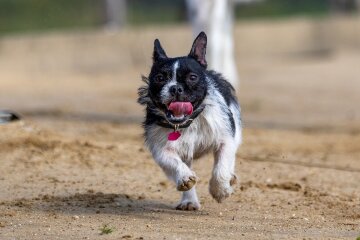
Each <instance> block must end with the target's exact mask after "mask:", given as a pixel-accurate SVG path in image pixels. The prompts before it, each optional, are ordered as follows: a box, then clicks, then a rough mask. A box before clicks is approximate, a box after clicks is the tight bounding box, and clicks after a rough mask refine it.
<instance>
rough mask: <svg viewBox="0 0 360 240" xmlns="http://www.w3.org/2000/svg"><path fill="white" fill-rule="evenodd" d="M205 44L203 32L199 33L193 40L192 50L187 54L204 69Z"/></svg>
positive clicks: (205, 39)
mask: <svg viewBox="0 0 360 240" xmlns="http://www.w3.org/2000/svg"><path fill="white" fill-rule="evenodd" d="M206 44H207V37H206V34H205V33H204V32H201V33H199V35H198V36H197V37H196V38H195V40H194V43H193V45H192V48H191V51H190V53H189V57H192V58H194V59H195V60H196V61H198V62H199V63H200V64H201V66H203V67H204V68H206V67H207V62H206V59H205V55H206Z"/></svg>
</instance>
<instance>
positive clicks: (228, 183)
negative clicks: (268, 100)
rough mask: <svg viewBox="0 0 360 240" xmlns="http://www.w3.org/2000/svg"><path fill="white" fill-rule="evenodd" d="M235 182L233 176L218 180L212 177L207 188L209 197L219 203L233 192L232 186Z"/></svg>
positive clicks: (235, 178)
mask: <svg viewBox="0 0 360 240" xmlns="http://www.w3.org/2000/svg"><path fill="white" fill-rule="evenodd" d="M236 181H237V177H236V176H235V175H234V174H232V176H231V177H230V178H229V179H219V178H216V177H214V176H213V177H212V178H211V179H210V186H209V191H210V194H211V196H212V197H213V198H214V199H215V200H216V201H217V202H219V203H221V202H222V201H224V200H225V199H226V198H228V197H230V195H231V194H232V193H233V192H234V189H233V187H232V185H234V184H236Z"/></svg>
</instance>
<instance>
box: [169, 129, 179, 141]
mask: <svg viewBox="0 0 360 240" xmlns="http://www.w3.org/2000/svg"><path fill="white" fill-rule="evenodd" d="M180 136H181V133H180V132H179V131H174V132H171V133H169V135H168V140H169V141H176V140H178V138H179V137H180Z"/></svg>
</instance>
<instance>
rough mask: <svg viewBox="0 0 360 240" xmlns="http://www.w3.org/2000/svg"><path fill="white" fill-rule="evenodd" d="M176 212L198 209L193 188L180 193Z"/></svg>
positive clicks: (198, 205)
mask: <svg viewBox="0 0 360 240" xmlns="http://www.w3.org/2000/svg"><path fill="white" fill-rule="evenodd" d="M176 209H177V210H186V211H195V210H199V209H200V203H199V199H198V197H197V194H196V189H195V186H194V187H193V188H191V189H190V190H189V191H185V192H183V193H182V197H181V201H180V203H179V204H178V205H177V207H176Z"/></svg>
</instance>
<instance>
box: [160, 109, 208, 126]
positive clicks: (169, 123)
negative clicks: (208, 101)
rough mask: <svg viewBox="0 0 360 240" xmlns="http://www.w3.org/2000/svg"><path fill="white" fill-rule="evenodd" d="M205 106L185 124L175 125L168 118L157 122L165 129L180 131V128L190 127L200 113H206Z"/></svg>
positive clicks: (196, 111) (195, 112) (197, 110)
mask: <svg viewBox="0 0 360 240" xmlns="http://www.w3.org/2000/svg"><path fill="white" fill-rule="evenodd" d="M204 109H205V106H204V105H203V106H200V107H198V108H197V109H196V110H195V111H194V112H193V113H192V114H191V116H190V118H189V119H188V120H186V121H185V122H184V123H181V124H173V123H171V122H169V121H168V120H167V119H166V118H162V119H160V120H158V121H157V122H156V124H157V125H159V126H160V127H165V128H170V129H175V130H177V129H179V128H187V127H189V126H190V124H191V123H192V122H193V121H194V119H195V118H196V117H197V116H199V114H200V113H202V111H204Z"/></svg>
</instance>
